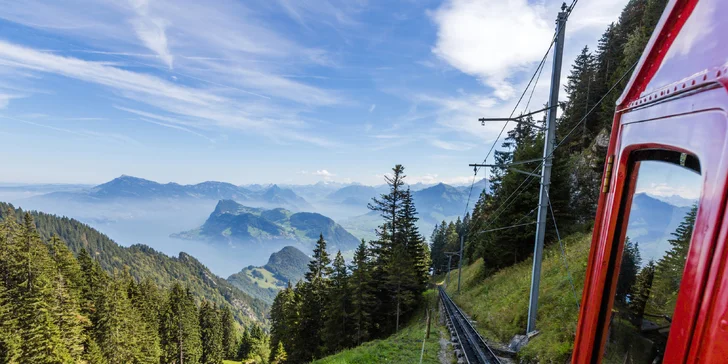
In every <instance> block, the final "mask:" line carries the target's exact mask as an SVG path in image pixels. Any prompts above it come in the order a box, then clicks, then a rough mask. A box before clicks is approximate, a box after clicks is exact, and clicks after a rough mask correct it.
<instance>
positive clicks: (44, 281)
mask: <svg viewBox="0 0 728 364" xmlns="http://www.w3.org/2000/svg"><path fill="white" fill-rule="evenodd" d="M15 216H16V214H15V213H14V211H9V212H8V213H6V214H5V218H4V220H3V221H2V223H0V362H3V363H110V364H111V363H160V362H161V363H222V360H223V358H225V359H240V358H248V357H251V356H255V355H258V356H261V355H262V356H265V357H267V336H266V334H265V333H264V331H263V330H262V329H261V328H260V327H258V326H255V325H251V326H249V328H248V329H247V330H246V331H245V334H244V335H242V336H241V335H238V331H239V330H238V324H237V322H236V320H235V318H234V316H233V313H232V312H231V310H230V308H229V307H228V306H225V305H219V306H218V305H216V304H214V303H212V302H210V301H208V300H206V299H204V298H203V299H201V300H200V299H199V297H195V296H194V295H193V294H192V293H191V292H190V290H189V289H188V288H186V287H185V286H183V285H182V284H181V283H179V282H175V283H173V284H172V285H171V287H170V288H168V289H162V288H160V287H159V286H158V285H157V284H155V283H154V282H153V281H152V280H151V279H150V278H144V279H141V280H137V279H135V278H133V277H132V276H131V274H130V273H129V270H128V269H125V270H115V271H114V273H113V274H108V273H106V272H105V271H104V270H103V269H102V267H101V264H100V263H99V262H98V261H97V260H95V259H94V258H93V257H92V256H91V255H90V254H89V252H88V251H87V250H86V249H84V248H81V249H80V252H79V254H78V256H77V257H76V256H74V254H73V253H72V252H71V250H70V249H69V248H68V246H67V244H66V243H65V242H64V241H62V240H61V239H60V238H59V237H58V236H56V235H53V236H52V237H51V238H50V239H48V240H43V239H42V238H41V235H40V234H39V233H38V231H37V229H36V225H35V222H34V220H33V216H32V215H31V214H30V213H26V214H25V216H24V218H23V220H22V221H17V220H16V219H15ZM197 302H199V304H198V303H197Z"/></svg>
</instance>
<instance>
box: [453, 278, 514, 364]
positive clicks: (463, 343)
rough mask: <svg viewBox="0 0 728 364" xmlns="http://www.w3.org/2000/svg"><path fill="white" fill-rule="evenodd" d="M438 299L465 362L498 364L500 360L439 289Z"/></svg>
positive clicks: (461, 312)
mask: <svg viewBox="0 0 728 364" xmlns="http://www.w3.org/2000/svg"><path fill="white" fill-rule="evenodd" d="M440 298H441V300H442V305H443V307H444V308H445V312H446V313H447V316H448V317H449V318H450V323H451V324H452V327H453V331H454V333H455V337H456V338H457V340H458V342H459V344H460V349H461V350H462V352H463V357H464V358H465V362H466V363H468V364H470V363H473V364H475V363H478V364H500V360H499V359H498V357H497V356H496V355H495V354H494V353H493V351H492V350H491V349H490V347H488V344H486V343H485V340H484V339H483V337H482V336H480V334H479V333H478V330H476V329H475V327H474V326H473V324H472V323H471V322H470V320H469V319H468V317H467V316H466V315H465V313H464V312H463V311H462V310H461V309H460V308H459V307H458V306H457V305H456V304H455V302H453V300H452V299H451V298H450V297H449V296H448V295H447V293H445V290H444V289H442V288H440Z"/></svg>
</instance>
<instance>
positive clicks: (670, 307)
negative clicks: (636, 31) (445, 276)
mask: <svg viewBox="0 0 728 364" xmlns="http://www.w3.org/2000/svg"><path fill="white" fill-rule="evenodd" d="M724 6H725V4H724V3H723V2H722V1H721V0H700V1H697V0H673V1H670V2H669V3H668V5H667V7H666V10H665V14H663V16H662V18H661V19H660V22H659V24H658V26H657V28H656V30H655V33H654V34H653V35H652V37H651V39H650V42H649V44H648V46H647V49H646V50H645V53H644V54H643V55H642V57H641V58H640V61H639V63H638V65H637V68H636V69H635V71H634V73H633V74H632V77H631V79H630V81H629V84H628V85H627V87H626V89H625V91H624V93H623V94H622V97H621V98H620V100H619V101H618V103H617V112H616V114H615V119H614V124H613V126H612V135H611V140H610V146H609V151H608V163H607V165H606V166H605V175H604V182H603V190H602V194H601V196H600V198H599V207H598V209H597V215H596V219H595V227H594V233H593V238H592V247H591V252H590V256H589V261H588V266H587V272H586V277H585V283H584V292H583V296H582V307H581V310H580V313H579V322H578V327H577V334H576V341H575V343H574V351H573V356H572V362H574V363H663V362H664V363H693V362H728V359H726V358H728V275H726V274H725V271H726V270H727V269H728V264H727V263H726V257H727V256H728V249H727V247H726V246H725V245H726V239H727V238H728V224H723V222H724V221H725V220H726V219H728V216H725V206H726V192H727V186H728V137H727V134H728V119H727V117H726V110H727V109H728V92H727V90H728V77H727V76H726V74H727V73H728V64H727V63H726V61H728V38H726V37H724V36H723V35H724V34H728V33H726V32H728V22H725V13H724V12H723V11H722V9H723V7H724Z"/></svg>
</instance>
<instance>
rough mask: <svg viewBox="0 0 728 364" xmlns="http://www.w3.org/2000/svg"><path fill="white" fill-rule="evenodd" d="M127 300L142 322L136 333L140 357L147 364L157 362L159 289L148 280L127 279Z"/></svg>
mask: <svg viewBox="0 0 728 364" xmlns="http://www.w3.org/2000/svg"><path fill="white" fill-rule="evenodd" d="M128 281H129V283H128V284H129V286H128V292H129V298H130V299H131V303H132V306H133V307H134V309H135V310H136V311H137V312H138V313H139V314H140V316H141V318H142V320H141V322H140V323H139V329H138V330H139V332H138V333H137V335H138V339H139V345H140V347H141V351H142V356H141V358H144V359H145V360H146V362H147V363H157V362H159V357H160V355H161V354H162V352H161V349H160V346H159V345H160V344H159V311H160V308H161V304H162V296H161V293H160V292H159V288H158V287H157V285H155V284H154V282H152V281H151V280H150V279H149V278H145V279H143V280H142V281H141V282H139V283H136V281H134V280H133V279H131V277H129V280H128Z"/></svg>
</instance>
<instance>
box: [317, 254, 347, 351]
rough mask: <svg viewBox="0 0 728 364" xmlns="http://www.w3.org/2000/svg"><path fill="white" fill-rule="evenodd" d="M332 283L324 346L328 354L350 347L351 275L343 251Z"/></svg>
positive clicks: (332, 276) (325, 323)
mask: <svg viewBox="0 0 728 364" xmlns="http://www.w3.org/2000/svg"><path fill="white" fill-rule="evenodd" d="M332 268H333V269H332V274H331V283H330V287H329V289H328V293H327V297H328V298H327V305H326V309H325V322H324V328H323V338H324V344H325V345H326V351H327V352H328V353H335V352H338V351H340V350H342V349H344V348H346V347H348V346H349V345H350V338H349V336H350V330H349V327H350V326H351V324H350V323H349V315H350V312H351V302H350V291H349V282H348V279H349V275H348V272H347V271H346V262H345V261H344V256H343V255H341V251H338V252H337V253H336V257H335V258H334V263H333V267H332Z"/></svg>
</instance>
